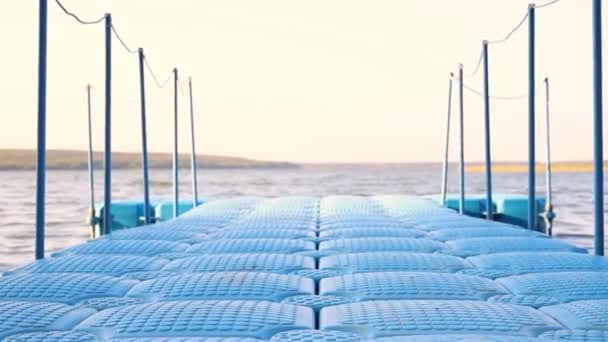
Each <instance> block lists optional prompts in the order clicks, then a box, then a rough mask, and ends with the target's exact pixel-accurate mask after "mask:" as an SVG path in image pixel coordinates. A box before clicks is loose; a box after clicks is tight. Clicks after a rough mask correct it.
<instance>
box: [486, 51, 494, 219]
mask: <svg viewBox="0 0 608 342" xmlns="http://www.w3.org/2000/svg"><path fill="white" fill-rule="evenodd" d="M483 92H484V126H485V127H484V128H485V142H486V146H485V147H486V151H485V152H486V213H487V214H486V218H487V219H488V220H490V221H491V220H492V219H493V215H494V205H493V201H492V152H491V151H492V149H491V145H490V66H489V61H488V41H487V40H484V41H483Z"/></svg>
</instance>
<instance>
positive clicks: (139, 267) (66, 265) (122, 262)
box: [18, 255, 168, 276]
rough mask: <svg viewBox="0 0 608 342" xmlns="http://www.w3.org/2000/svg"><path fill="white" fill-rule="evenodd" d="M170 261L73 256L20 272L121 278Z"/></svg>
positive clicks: (40, 264)
mask: <svg viewBox="0 0 608 342" xmlns="http://www.w3.org/2000/svg"><path fill="white" fill-rule="evenodd" d="M167 262H168V260H166V259H161V258H155V257H143V256H132V255H104V256H101V257H100V256H98V255H72V256H65V257H60V258H51V259H44V260H39V261H37V262H35V263H33V264H30V265H28V266H25V267H24V268H22V269H20V270H18V272H30V273H95V274H105V275H112V276H120V275H123V274H125V273H129V272H140V271H155V270H160V269H161V268H162V267H163V266H165V265H166V264H167Z"/></svg>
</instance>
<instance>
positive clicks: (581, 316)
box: [540, 299, 608, 330]
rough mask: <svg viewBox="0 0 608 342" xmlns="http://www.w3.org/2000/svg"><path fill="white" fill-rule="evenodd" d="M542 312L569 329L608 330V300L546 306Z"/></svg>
mask: <svg viewBox="0 0 608 342" xmlns="http://www.w3.org/2000/svg"><path fill="white" fill-rule="evenodd" d="M540 311H542V312H544V313H546V314H548V315H550V316H552V317H554V318H555V319H557V320H558V321H560V322H562V324H564V325H565V326H566V327H568V328H569V329H588V330H608V299H599V300H581V301H577V302H571V303H566V304H559V305H554V306H545V307H543V308H541V309H540Z"/></svg>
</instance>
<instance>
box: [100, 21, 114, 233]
mask: <svg viewBox="0 0 608 342" xmlns="http://www.w3.org/2000/svg"><path fill="white" fill-rule="evenodd" d="M111 206H112V15H111V14H110V13H107V14H106V116H105V148H104V183H103V213H104V215H103V233H102V234H109V233H111V232H112V213H111Z"/></svg>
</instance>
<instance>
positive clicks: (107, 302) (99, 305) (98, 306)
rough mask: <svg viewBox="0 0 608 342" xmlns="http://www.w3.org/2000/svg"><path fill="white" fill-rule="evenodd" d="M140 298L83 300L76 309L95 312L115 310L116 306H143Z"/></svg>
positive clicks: (77, 304)
mask: <svg viewBox="0 0 608 342" xmlns="http://www.w3.org/2000/svg"><path fill="white" fill-rule="evenodd" d="M143 303H144V300H143V299H142V298H127V297H98V298H91V299H85V300H83V301H80V302H78V303H76V306H77V307H82V308H91V309H95V310H97V311H101V310H105V309H109V308H115V307H118V306H127V305H136V304H143Z"/></svg>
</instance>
